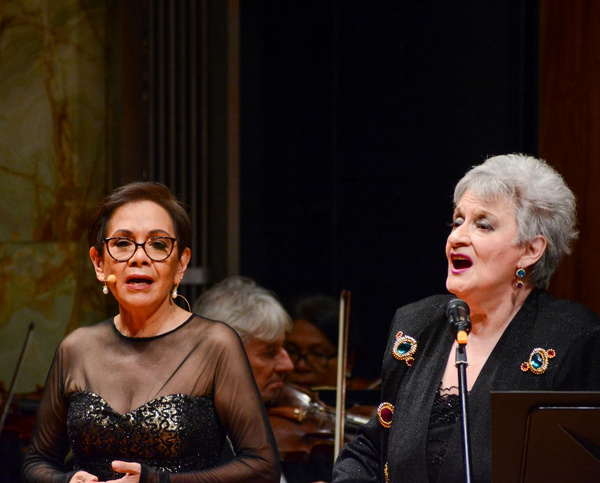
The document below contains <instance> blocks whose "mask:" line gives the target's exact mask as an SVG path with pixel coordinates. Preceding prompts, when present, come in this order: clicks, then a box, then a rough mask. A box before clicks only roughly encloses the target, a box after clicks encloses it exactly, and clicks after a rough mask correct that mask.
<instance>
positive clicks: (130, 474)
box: [106, 461, 142, 483]
mask: <svg viewBox="0 0 600 483" xmlns="http://www.w3.org/2000/svg"><path fill="white" fill-rule="evenodd" d="M111 466H112V469H113V470H114V471H116V472H117V473H126V474H125V476H124V477H123V478H119V479H118V480H109V481H107V482H106V483H139V481H140V474H141V472H142V465H140V464H139V463H127V462H125V461H113V462H112V465H111Z"/></svg>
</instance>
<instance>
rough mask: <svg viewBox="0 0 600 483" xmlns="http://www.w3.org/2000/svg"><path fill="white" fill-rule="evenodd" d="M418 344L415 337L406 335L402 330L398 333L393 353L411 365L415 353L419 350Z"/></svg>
mask: <svg viewBox="0 0 600 483" xmlns="http://www.w3.org/2000/svg"><path fill="white" fill-rule="evenodd" d="M418 345H419V344H418V343H417V341H416V340H415V339H414V338H412V337H411V336H409V335H404V334H403V333H402V331H400V332H398V333H397V334H396V342H395V343H394V347H393V348H392V355H393V356H394V357H395V358H396V359H398V360H399V361H404V362H405V363H406V365H407V366H409V367H410V366H412V364H413V362H414V360H415V359H414V357H413V355H414V354H415V352H417V346H418Z"/></svg>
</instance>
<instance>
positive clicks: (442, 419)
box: [426, 386, 461, 482]
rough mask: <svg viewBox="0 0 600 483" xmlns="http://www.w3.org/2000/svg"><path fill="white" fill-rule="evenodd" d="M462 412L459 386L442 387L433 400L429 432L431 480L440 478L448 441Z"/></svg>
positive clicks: (428, 455) (428, 451) (429, 474)
mask: <svg viewBox="0 0 600 483" xmlns="http://www.w3.org/2000/svg"><path fill="white" fill-rule="evenodd" d="M460 414H461V412H460V397H459V395H458V387H456V386H452V387H449V388H442V387H440V388H439V389H438V391H437V393H436V394H435V399H434V400H433V407H432V408H431V415H430V417H429V431H428V433H427V448H426V451H427V473H428V477H429V481H431V482H435V481H437V480H438V477H439V473H440V467H441V465H442V462H443V461H444V456H445V455H446V449H447V447H448V441H449V440H450V436H452V431H454V427H455V426H456V422H457V421H458V420H459V419H460Z"/></svg>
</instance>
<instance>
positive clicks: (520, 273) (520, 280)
mask: <svg viewBox="0 0 600 483" xmlns="http://www.w3.org/2000/svg"><path fill="white" fill-rule="evenodd" d="M515 275H516V276H517V283H515V286H516V287H517V288H523V287H524V286H525V284H524V283H523V278H524V277H525V275H527V272H525V269H524V268H517V271H516V272H515Z"/></svg>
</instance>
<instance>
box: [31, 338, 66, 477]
mask: <svg viewBox="0 0 600 483" xmlns="http://www.w3.org/2000/svg"><path fill="white" fill-rule="evenodd" d="M65 364H66V361H65V360H64V352H63V350H62V349H61V347H59V349H58V350H57V351H56V354H55V356H54V361H53V363H52V366H51V368H50V372H49V373H48V377H47V380H46V386H45V388H44V393H43V395H42V399H41V401H40V406H39V409H38V413H37V416H36V423H35V430H34V432H33V437H32V439H31V444H30V447H29V452H28V454H27V456H26V457H25V461H24V464H23V471H22V473H23V479H24V481H26V482H48V483H63V482H65V483H66V482H68V481H69V480H70V479H71V477H72V476H73V475H74V474H75V471H72V472H70V473H66V472H65V468H64V462H65V458H66V456H67V453H68V451H69V441H68V436H67V409H68V402H67V401H66V400H65V397H64V392H63V383H62V380H63V378H62V376H61V374H62V370H63V367H64V365H65Z"/></svg>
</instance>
